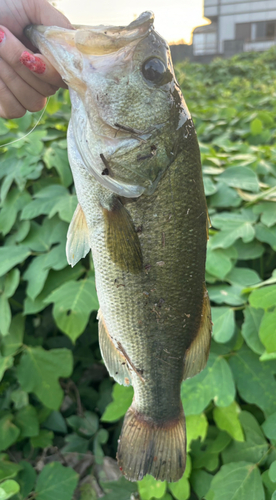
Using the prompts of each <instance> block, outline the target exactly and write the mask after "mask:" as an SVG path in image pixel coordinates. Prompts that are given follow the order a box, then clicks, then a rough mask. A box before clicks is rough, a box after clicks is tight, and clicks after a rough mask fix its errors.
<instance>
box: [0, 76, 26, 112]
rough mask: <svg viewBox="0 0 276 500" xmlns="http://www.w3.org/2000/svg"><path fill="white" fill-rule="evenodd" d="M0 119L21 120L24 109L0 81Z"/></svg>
mask: <svg viewBox="0 0 276 500" xmlns="http://www.w3.org/2000/svg"><path fill="white" fill-rule="evenodd" d="M0 96H1V97H0V117H1V118H6V119H12V118H21V116H24V115H25V113H26V109H25V108H24V107H23V106H22V105H21V104H20V102H18V100H17V99H16V97H15V96H14V95H13V94H12V93H11V91H10V90H9V89H8V87H7V86H6V85H5V83H4V82H3V81H2V80H1V79H0Z"/></svg>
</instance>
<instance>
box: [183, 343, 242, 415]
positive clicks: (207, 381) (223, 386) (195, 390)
mask: <svg viewBox="0 0 276 500" xmlns="http://www.w3.org/2000/svg"><path fill="white" fill-rule="evenodd" d="M234 398H235V384H234V380H233V377H232V373H231V370H230V368H229V365H228V363H227V361H225V359H223V358H222V357H221V356H216V355H215V354H214V353H212V352H211V353H210V356H209V360H208V363H207V366H206V368H205V369H204V370H203V371H202V372H201V373H199V374H198V375H196V376H195V377H193V378H191V379H187V380H185V381H184V382H183V383H182V387H181V399H182V403H183V406H184V412H185V414H186V415H198V414H200V413H202V412H203V410H204V409H205V408H206V407H207V406H208V404H209V403H210V401H212V399H213V400H214V402H215V404H216V405H217V406H229V405H230V404H231V403H232V402H233V401H234Z"/></svg>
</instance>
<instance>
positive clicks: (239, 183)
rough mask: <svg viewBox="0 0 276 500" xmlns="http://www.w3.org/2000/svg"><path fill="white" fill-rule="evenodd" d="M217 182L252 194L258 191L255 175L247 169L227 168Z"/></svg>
mask: <svg viewBox="0 0 276 500" xmlns="http://www.w3.org/2000/svg"><path fill="white" fill-rule="evenodd" d="M217 180H218V181H220V182H221V181H222V182H225V184H227V185H228V186H231V187H235V188H240V189H245V190H246V191H251V192H252V193H257V192H258V191H259V190H260V187H259V181H258V177H257V175H256V173H255V172H254V171H253V170H251V168H248V167H228V168H227V169H226V170H224V172H222V174H220V176H219V177H218V178H217Z"/></svg>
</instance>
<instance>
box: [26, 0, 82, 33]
mask: <svg viewBox="0 0 276 500" xmlns="http://www.w3.org/2000/svg"><path fill="white" fill-rule="evenodd" d="M30 3H31V4H32V8H31V9H30V10H29V11H28V15H29V18H30V20H31V23H33V24H44V25H45V26H60V27H61V28H66V29H74V28H73V26H72V24H71V23H70V21H69V19H67V17H65V16H64V15H63V14H62V13H61V12H60V11H59V10H57V9H55V7H53V6H52V5H51V4H49V3H48V1H47V0H39V1H38V0H31V2H30Z"/></svg>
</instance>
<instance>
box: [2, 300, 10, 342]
mask: <svg viewBox="0 0 276 500" xmlns="http://www.w3.org/2000/svg"><path fill="white" fill-rule="evenodd" d="M10 324H11V309H10V304H9V301H8V299H7V298H6V296H5V295H4V294H2V295H0V333H1V334H2V335H7V333H8V331H9V327H10Z"/></svg>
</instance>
